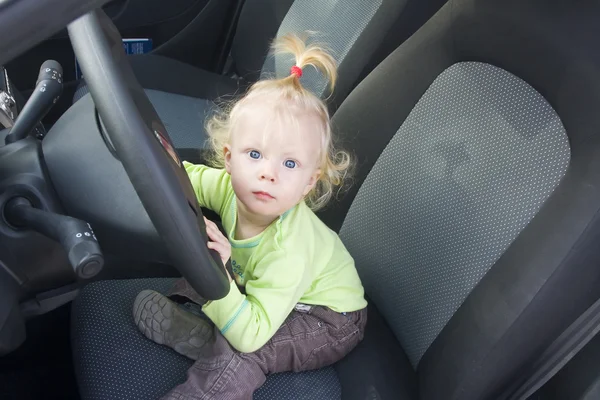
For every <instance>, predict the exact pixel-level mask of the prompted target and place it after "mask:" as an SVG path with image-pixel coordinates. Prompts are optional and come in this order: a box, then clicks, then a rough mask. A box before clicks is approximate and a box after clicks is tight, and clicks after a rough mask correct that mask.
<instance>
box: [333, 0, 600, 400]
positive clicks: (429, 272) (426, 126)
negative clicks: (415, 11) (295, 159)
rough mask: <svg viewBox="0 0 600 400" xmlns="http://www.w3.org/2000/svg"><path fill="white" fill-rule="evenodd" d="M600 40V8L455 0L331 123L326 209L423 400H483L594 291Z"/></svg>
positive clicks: (594, 4)
mask: <svg viewBox="0 0 600 400" xmlns="http://www.w3.org/2000/svg"><path fill="white" fill-rule="evenodd" d="M599 38H600V2H599V1H588V0H580V1H572V0H529V1H522V0H451V1H450V2H449V3H448V4H446V5H445V6H444V7H443V8H442V9H441V10H440V11H439V12H438V13H437V14H436V15H435V16H434V17H433V18H432V19H431V20H430V21H429V22H428V23H427V24H425V25H424V26H423V27H422V28H421V29H420V30H419V31H418V32H417V33H415V34H414V35H413V36H412V37H411V38H410V39H409V40H407V41H406V42H405V43H404V44H403V45H402V46H400V47H399V48H398V49H397V50H396V51H395V52H394V53H392V54H391V55H390V56H389V57H388V58H387V59H386V60H385V61H384V62H383V63H381V64H380V65H379V66H378V67H377V68H376V69H375V70H374V71H373V72H372V73H371V74H370V75H369V76H368V77H367V78H365V79H364V80H363V81H362V82H361V83H360V84H359V85H358V87H357V88H356V89H355V90H354V91H353V92H352V93H351V94H350V95H349V96H348V98H347V99H346V100H345V102H344V103H343V104H342V105H341V106H340V108H339V109H338V111H337V113H336V115H335V117H334V126H336V127H337V128H338V130H339V131H340V134H343V135H344V136H346V137H347V138H348V140H349V143H350V145H351V147H352V148H353V149H354V150H355V151H356V153H357V156H358V159H359V167H360V168H359V172H358V175H357V176H356V185H355V188H354V189H352V190H351V191H350V193H349V194H348V195H347V196H346V197H345V198H344V199H343V200H342V201H341V203H340V204H338V206H337V207H333V208H332V209H331V210H330V211H329V214H327V213H325V214H323V216H324V219H325V220H326V222H328V223H329V224H330V226H331V227H332V228H334V229H338V228H340V223H338V222H337V221H344V222H343V226H341V230H340V234H341V237H342V239H343V240H344V242H345V243H346V245H347V247H348V248H349V250H350V251H351V253H352V254H353V256H354V257H355V260H356V264H357V268H358V269H359V272H360V274H361V278H362V279H363V283H364V284H365V288H366V291H367V294H368V295H369V297H370V299H371V301H372V302H373V303H375V305H376V306H377V308H378V309H379V310H380V311H381V314H382V315H383V316H384V318H385V319H386V321H387V322H388V324H389V326H390V327H391V329H392V331H393V332H394V335H395V337H396V338H397V340H398V341H399V343H400V344H401V346H402V348H403V349H404V351H405V352H406V354H407V356H408V358H409V360H410V362H411V364H412V365H413V367H414V369H415V370H416V372H417V375H418V377H419V392H420V393H419V395H420V398H422V399H457V400H458V399H488V398H495V396H497V395H498V394H500V393H501V392H502V390H503V389H504V388H505V387H506V385H507V384H508V383H509V382H511V381H513V380H515V379H519V378H521V377H522V376H521V374H519V372H521V371H522V370H523V368H526V367H527V366H528V364H529V363H531V362H532V361H533V360H535V358H536V357H537V356H538V355H539V354H540V353H541V351H542V350H543V349H544V348H545V347H546V346H548V345H549V343H551V341H552V340H553V339H554V338H555V337H556V336H557V335H558V334H559V333H560V332H561V331H562V330H563V329H565V328H566V327H567V326H568V324H570V323H571V322H572V321H573V320H574V319H575V318H576V317H577V316H578V315H579V314H580V313H581V312H583V311H584V310H585V309H586V308H587V307H588V306H589V305H591V304H592V303H593V301H594V300H596V299H597V298H598V297H600V250H599V248H598V243H599V240H600V222H599V217H598V216H599V215H600V214H599V213H600V112H599V110H600V47H599V46H598V39H599ZM346 210H347V214H346V215H345V219H344V214H345V213H346ZM389 384H393V382H392V383H389Z"/></svg>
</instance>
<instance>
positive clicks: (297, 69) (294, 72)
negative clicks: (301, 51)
mask: <svg viewBox="0 0 600 400" xmlns="http://www.w3.org/2000/svg"><path fill="white" fill-rule="evenodd" d="M290 74H292V75H296V76H297V77H298V79H299V78H302V68H300V67H299V66H297V65H294V66H293V67H292V68H290Z"/></svg>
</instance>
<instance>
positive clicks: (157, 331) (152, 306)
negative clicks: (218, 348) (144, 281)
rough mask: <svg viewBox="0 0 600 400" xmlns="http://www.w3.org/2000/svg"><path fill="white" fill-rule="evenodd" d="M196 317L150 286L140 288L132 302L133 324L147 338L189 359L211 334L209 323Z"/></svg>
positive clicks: (194, 358) (195, 357)
mask: <svg viewBox="0 0 600 400" xmlns="http://www.w3.org/2000/svg"><path fill="white" fill-rule="evenodd" d="M199 318H200V317H197V316H195V315H192V314H189V313H187V312H184V311H182V310H181V309H180V308H179V307H178V306H177V304H175V303H173V302H172V301H171V300H169V299H167V298H166V297H165V296H163V295H162V294H160V293H158V292H156V291H154V290H143V291H141V292H140V293H139V294H138V295H137V297H136V298H135V301H134V302H133V319H134V321H135V324H136V325H137V327H138V328H139V330H140V331H141V332H142V333H143V334H144V335H145V336H146V337H147V338H148V339H150V340H152V341H154V342H156V343H158V344H162V345H166V346H169V347H171V348H173V349H174V350H175V351H176V352H178V353H179V354H182V355H184V356H186V357H188V358H191V359H193V360H197V359H198V357H199V354H200V351H201V349H202V347H204V345H205V344H206V342H207V341H208V340H209V339H210V338H211V337H212V327H211V326H210V325H209V324H208V323H207V322H205V321H202V320H200V321H199V320H198V319H199Z"/></svg>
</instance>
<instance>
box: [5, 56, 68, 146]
mask: <svg viewBox="0 0 600 400" xmlns="http://www.w3.org/2000/svg"><path fill="white" fill-rule="evenodd" d="M62 73H63V71H62V67H61V66H60V64H59V63H58V62H56V61H54V60H48V61H45V62H44V63H43V64H42V66H41V68H40V73H39V75H38V80H37V82H36V83H35V90H34V91H33V93H31V96H30V97H29V100H27V103H26V104H25V106H24V107H23V109H22V110H21V113H20V114H19V116H18V117H17V120H16V121H15V124H14V125H13V127H12V129H11V130H10V133H9V134H8V135H7V136H6V139H5V142H6V144H9V143H13V142H16V141H17V140H21V139H23V138H25V137H26V136H27V135H28V134H29V132H31V131H32V130H33V128H34V127H35V126H36V124H37V123H38V122H40V121H41V120H42V118H44V116H46V114H47V113H48V111H50V108H52V106H53V105H54V103H56V101H57V100H58V98H59V96H60V94H61V93H62V89H63V75H62Z"/></svg>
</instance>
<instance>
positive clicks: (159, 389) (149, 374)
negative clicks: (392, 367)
mask: <svg viewBox="0 0 600 400" xmlns="http://www.w3.org/2000/svg"><path fill="white" fill-rule="evenodd" d="M172 282H173V279H167V278H156V279H136V280H115V281H103V282H97V283H92V284H90V285H88V286H86V287H85V288H84V289H83V290H82V291H81V293H80V294H79V296H78V297H77V299H76V300H75V301H74V302H73V310H72V318H71V321H72V326H71V336H72V346H73V347H72V348H73V355H74V364H75V372H76V375H77V381H78V384H79V391H80V394H81V398H82V399H84V400H89V399H102V400H111V399H119V400H121V399H122V400H125V399H135V400H141V399H157V398H159V397H160V396H162V395H163V394H165V393H166V392H168V391H169V390H170V389H171V388H173V387H175V386H176V385H177V384H179V383H181V382H183V381H184V380H185V379H186V371H187V369H188V368H189V367H190V366H191V365H192V363H193V362H192V360H189V359H187V358H186V357H184V356H181V355H180V354H178V353H176V352H175V351H173V350H171V349H169V348H168V347H166V346H160V345H157V344H155V343H153V342H152V341H150V340H148V339H146V337H145V336H143V335H142V334H141V333H140V332H139V331H138V329H137V327H136V326H135V325H134V323H133V317H132V314H131V307H132V304H133V300H134V298H135V296H136V295H137V293H139V292H140V291H141V290H143V289H154V290H157V291H159V292H165V291H166V290H167V289H168V288H169V286H170V285H171V283H172ZM254 398H255V399H262V400H270V399H281V400H286V399H290V400H292V399H293V400H296V399H306V400H309V399H310V400H318V399H323V400H331V399H339V398H341V388H340V383H339V380H338V377H337V374H336V372H335V370H334V369H333V368H332V367H329V368H324V369H321V370H317V371H310V372H303V373H283V374H276V375H271V376H269V377H268V379H267V381H266V383H265V384H264V385H263V386H262V387H261V388H260V389H259V390H258V391H257V392H256V393H255V395H254Z"/></svg>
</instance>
